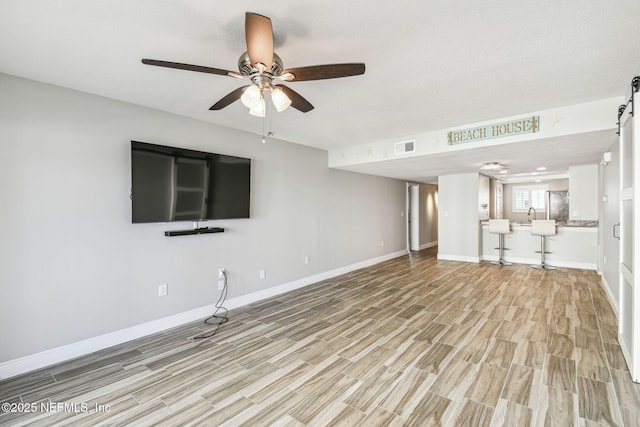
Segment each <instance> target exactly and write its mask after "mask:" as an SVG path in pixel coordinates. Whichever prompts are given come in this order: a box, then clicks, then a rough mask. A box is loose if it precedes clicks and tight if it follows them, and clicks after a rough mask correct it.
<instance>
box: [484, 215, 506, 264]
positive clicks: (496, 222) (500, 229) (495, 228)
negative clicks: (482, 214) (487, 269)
mask: <svg viewBox="0 0 640 427" xmlns="http://www.w3.org/2000/svg"><path fill="white" fill-rule="evenodd" d="M509 232H511V229H510V227H509V220H508V219H490V220H489V233H493V234H497V235H498V247H497V248H494V249H498V261H491V264H496V265H511V263H510V262H507V261H505V260H504V251H505V250H507V249H505V247H504V235H505V234H508V233H509Z"/></svg>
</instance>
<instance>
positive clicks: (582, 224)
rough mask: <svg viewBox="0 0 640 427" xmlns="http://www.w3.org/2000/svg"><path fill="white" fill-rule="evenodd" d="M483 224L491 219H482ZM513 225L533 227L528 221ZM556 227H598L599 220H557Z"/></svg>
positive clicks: (513, 222) (512, 223) (513, 225)
mask: <svg viewBox="0 0 640 427" xmlns="http://www.w3.org/2000/svg"><path fill="white" fill-rule="evenodd" d="M480 224H482V225H489V221H480ZM511 227H512V228H513V227H531V223H530V222H527V221H512V222H511ZM556 227H558V228H560V227H585V228H598V221H556Z"/></svg>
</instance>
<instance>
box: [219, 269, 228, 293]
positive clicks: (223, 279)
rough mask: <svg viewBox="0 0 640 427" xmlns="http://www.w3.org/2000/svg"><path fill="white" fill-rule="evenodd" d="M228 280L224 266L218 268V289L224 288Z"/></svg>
mask: <svg viewBox="0 0 640 427" xmlns="http://www.w3.org/2000/svg"><path fill="white" fill-rule="evenodd" d="M226 281H227V277H226V272H225V270H224V268H220V269H218V290H219V291H221V290H223V289H224V284H225V282H226Z"/></svg>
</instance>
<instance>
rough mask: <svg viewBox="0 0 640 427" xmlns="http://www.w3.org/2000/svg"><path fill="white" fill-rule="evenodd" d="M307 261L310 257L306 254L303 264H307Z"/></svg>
mask: <svg viewBox="0 0 640 427" xmlns="http://www.w3.org/2000/svg"><path fill="white" fill-rule="evenodd" d="M309 261H310V259H309V257H308V256H306V257H304V263H305V264H309Z"/></svg>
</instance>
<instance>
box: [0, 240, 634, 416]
mask: <svg viewBox="0 0 640 427" xmlns="http://www.w3.org/2000/svg"><path fill="white" fill-rule="evenodd" d="M203 330H206V328H204V327H203V324H202V322H198V323H193V324H190V325H186V326H184V327H181V328H177V329H174V330H171V331H168V332H165V333H161V334H157V335H154V336H149V337H146V338H144V339H140V340H136V341H134V342H130V343H127V344H124V345H120V346H117V347H114V348H110V349H107V350H103V351H100V352H98V353H95V354H92V355H89V356H86V357H83V358H80V359H78V360H74V361H71V362H67V363H63V364H60V365H57V366H53V367H50V368H47V369H43V370H41V371H38V372H35V373H32V374H28V375H23V376H20V377H16V378H12V379H8V380H5V381H2V382H0V401H1V402H3V403H6V402H8V403H11V404H16V405H13V407H14V408H16V407H17V406H18V405H17V404H18V403H22V404H29V405H31V406H32V407H34V408H35V407H36V406H37V408H36V409H37V410H36V411H35V412H29V413H25V412H22V413H2V414H1V415H0V425H26V424H28V425H65V426H66V425H77V426H83V425H87V426H94V425H127V424H130V425H136V426H139V425H206V426H218V425H228V426H239V425H242V426H254V425H255V426H267V425H278V426H305V425H309V426H320V425H322V426H324V425H339V426H356V425H363V426H365V425H366V426H372V425H380V426H383V425H384V426H386V425H391V426H400V425H416V426H429V425H449V426H488V425H492V426H509V427H512V426H543V425H545V426H600V425H607V426H608V425H611V426H615V425H617V426H622V425H626V426H638V425H640V385H637V384H634V383H633V382H632V381H631V378H630V376H629V373H628V372H627V367H626V364H625V362H624V359H623V357H622V353H621V350H620V347H619V345H618V343H617V339H616V319H615V316H614V314H613V312H612V310H611V307H610V306H609V304H608V301H607V298H606V296H605V294H604V291H603V289H602V287H601V285H600V278H599V276H598V275H597V274H596V273H595V272H592V271H583V270H571V269H558V270H555V271H540V270H535V269H532V268H530V267H528V266H524V265H513V266H509V267H499V266H495V265H492V264H489V263H481V264H469V263H459V262H452V261H438V260H436V258H435V250H434V249H430V250H426V251H422V252H420V253H417V254H412V255H410V256H404V257H401V258H397V259H394V260H391V261H388V262H385V263H382V264H378V265H376V266H373V267H370V268H366V269H362V270H358V271H355V272H352V273H350V274H347V275H344V276H341V277H338V278H335V279H331V280H327V281H324V282H321V283H318V284H315V285H312V286H309V287H307V288H305V289H302V290H298V291H295V292H291V293H288V294H285V295H281V296H278V297H277V298H273V299H269V300H266V301H262V302H260V303H256V304H253V305H251V306H248V307H245V308H243V309H239V310H235V311H232V312H231V313H230V321H229V323H227V324H225V325H223V326H222V328H221V329H220V331H219V332H218V334H217V335H216V336H215V337H213V338H211V339H208V340H204V341H193V340H192V339H191V337H193V336H194V335H197V334H200V333H202V332H203ZM41 403H44V404H45V410H44V411H41V408H40V406H39V405H40V404H41ZM34 404H35V405H34ZM47 405H49V406H47ZM65 405H66V406H65Z"/></svg>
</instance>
